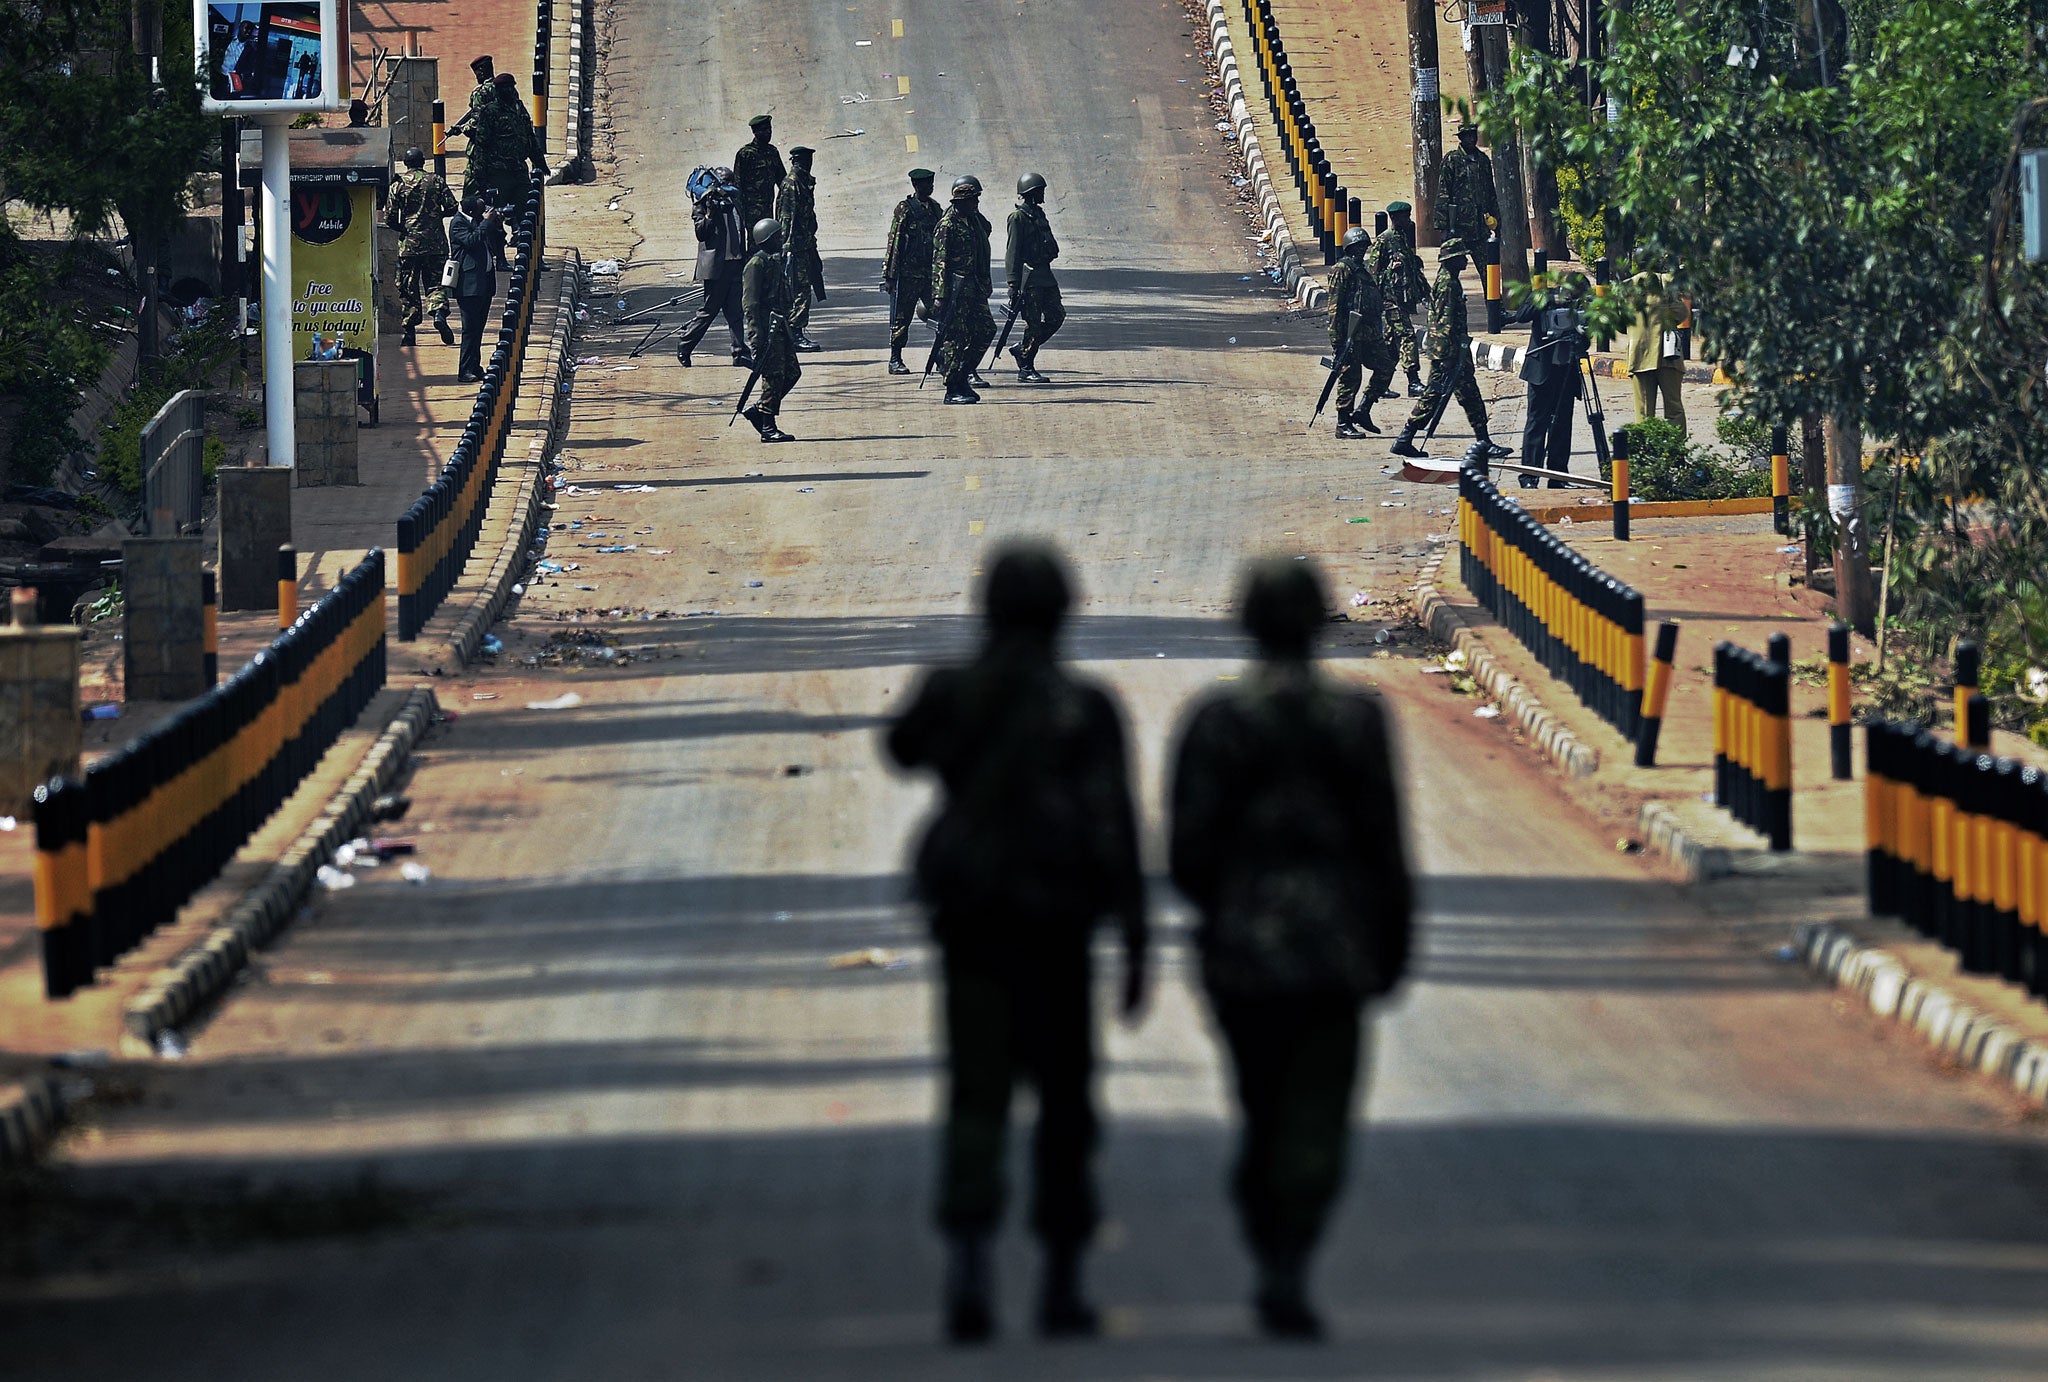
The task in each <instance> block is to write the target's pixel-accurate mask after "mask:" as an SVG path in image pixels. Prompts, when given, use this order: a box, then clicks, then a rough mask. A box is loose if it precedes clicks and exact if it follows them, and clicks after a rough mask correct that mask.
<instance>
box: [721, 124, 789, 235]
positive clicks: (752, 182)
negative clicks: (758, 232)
mask: <svg viewBox="0 0 2048 1382" xmlns="http://www.w3.org/2000/svg"><path fill="white" fill-rule="evenodd" d="M788 176H789V169H788V168H786V167H784V166H783V162H782V150H780V149H778V148H776V147H775V146H774V145H773V144H763V143H761V142H760V141H759V140H755V139H750V140H748V141H747V142H746V143H745V144H742V145H741V146H740V151H739V152H738V153H736V154H734V155H733V156H732V185H733V187H734V188H735V189H736V190H737V191H738V192H739V194H740V221H741V222H742V223H743V224H745V225H749V226H751V225H753V224H754V223H755V222H756V221H766V220H772V219H773V218H774V216H775V189H776V188H778V187H780V186H782V183H783V180H784V179H786V178H787V177H788Z"/></svg>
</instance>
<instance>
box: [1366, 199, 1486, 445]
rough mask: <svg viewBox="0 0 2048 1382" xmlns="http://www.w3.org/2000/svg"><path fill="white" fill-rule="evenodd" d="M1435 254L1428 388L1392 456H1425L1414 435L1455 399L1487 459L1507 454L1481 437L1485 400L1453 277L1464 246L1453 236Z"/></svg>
mask: <svg viewBox="0 0 2048 1382" xmlns="http://www.w3.org/2000/svg"><path fill="white" fill-rule="evenodd" d="M1437 254H1438V258H1437V269H1436V286H1434V287H1433V288H1431V289H1430V291H1429V384H1428V385H1427V387H1425V388H1424V389H1423V391H1422V397H1421V398H1419V399H1417V400H1416V401H1415V410H1414V411H1413V412H1411V413H1409V414H1408V421H1407V423H1406V424H1404V425H1403V426H1402V428H1401V435H1400V436H1398V437H1396V438H1395V439H1394V445H1393V448H1392V449H1393V452H1394V454H1395V455H1396V456H1426V455H1428V454H1429V453H1428V452H1426V451H1424V450H1423V449H1422V448H1421V447H1419V446H1417V445H1416V444H1415V434H1416V433H1417V432H1420V431H1421V430H1422V429H1423V428H1425V427H1427V426H1429V425H1430V423H1431V422H1433V421H1434V420H1435V419H1436V418H1437V417H1439V416H1440V415H1441V414H1442V412H1443V410H1444V408H1445V407H1446V406H1447V405H1448V403H1449V401H1450V398H1451V397H1452V396H1455V397H1456V398H1457V400H1458V406H1459V407H1461V408H1463V409H1464V410H1465V418H1466V420H1467V421H1468V422H1470V423H1471V424H1472V435H1473V436H1475V437H1477V438H1478V439H1479V440H1480V441H1481V442H1483V443H1484V444H1485V446H1486V449H1487V454H1488V455H1491V456H1495V457H1501V456H1508V455H1512V454H1513V453H1512V452H1510V451H1509V450H1508V449H1507V448H1506V447H1505V446H1501V445H1499V444H1498V443H1496V442H1494V441H1493V440H1492V439H1491V438H1490V437H1488V436H1487V435H1486V399H1485V398H1484V397H1483V396H1481V394H1480V392H1479V380H1478V379H1477V378H1476V377H1475V376H1474V375H1473V373H1472V330H1471V327H1470V326H1469V325H1468V324H1467V323H1466V320H1465V285H1464V283H1463V281H1462V280H1460V279H1459V277H1458V275H1459V274H1460V273H1462V272H1463V271H1464V268H1465V243H1464V241H1462V240H1460V239H1458V238H1457V237H1456V236H1452V237H1451V238H1450V239H1448V240H1446V241H1444V243H1443V245H1442V246H1441V247H1440V248H1439V250H1438V251H1437Z"/></svg>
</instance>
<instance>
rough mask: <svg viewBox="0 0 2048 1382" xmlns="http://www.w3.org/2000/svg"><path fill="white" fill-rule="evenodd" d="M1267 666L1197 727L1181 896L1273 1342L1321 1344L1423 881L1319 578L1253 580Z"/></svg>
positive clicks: (1372, 716)
mask: <svg viewBox="0 0 2048 1382" xmlns="http://www.w3.org/2000/svg"><path fill="white" fill-rule="evenodd" d="M1238 612H1239V618H1240V619H1242V620H1243V622H1244V626H1245V628H1246V630H1247V631H1249V632H1250V633H1251V635H1252V637H1253V638H1254V639H1256V640H1257V641H1258V645H1259V657H1260V662H1259V665H1258V667H1257V668H1256V669H1255V670H1254V671H1253V672H1252V673H1251V674H1250V675H1248V676H1247V677H1246V678H1245V679H1244V680H1243V681H1242V682H1239V683H1238V684H1237V685H1235V686H1233V687H1231V688H1229V689H1228V690H1224V691H1220V692H1216V693H1214V694H1212V695H1210V696H1209V697H1208V698H1206V699H1205V700H1203V701H1202V702H1201V703H1200V704H1199V705H1198V706H1197V708H1196V709H1195V711H1194V713H1193V715H1192V716H1191V717H1190V718H1189V720H1188V721H1187V726H1186V729H1185V730H1184V731H1183V733H1182V736H1181V742H1180V749H1179V753H1178V756H1177V758H1176V760H1175V766H1174V774H1173V785H1172V809H1173V827H1172V869H1173V881H1174V883H1175V884H1176V885H1177V886H1178V887H1179V888H1180V890H1181V892H1182V893H1183V894H1185V895H1186V896H1187V898H1188V899H1189V900H1190V901H1191V902H1193V903H1194V904H1195V908H1196V910H1197V911H1198V912H1199V914H1200V929H1199V930H1198V931H1197V933H1196V940H1197V943H1198V945H1199V947H1200V951H1201V957H1202V983H1203V987H1204V988H1205V989H1206V990H1207V992H1208V995H1209V1002H1210V1006H1211V1008H1212V1010H1213V1011H1214V1013H1215V1016H1216V1025H1217V1027H1218V1028H1219V1029H1220V1030H1221V1031H1222V1034H1223V1040H1224V1044H1225V1045H1226V1046H1227V1047H1228V1048H1229V1051H1230V1060H1231V1065H1232V1067H1233V1069H1234V1072H1235V1075H1236V1089H1237V1101H1238V1104H1239V1106H1240V1107H1241V1108H1242V1109H1243V1111H1244V1135H1243V1140H1242V1142H1241V1144H1240V1149H1239V1154H1238V1161H1237V1167H1236V1172H1235V1176H1234V1179H1233V1181H1232V1195H1233V1197H1234V1198H1235V1200H1236V1202H1237V1208H1238V1215H1239V1219H1240V1222H1241V1223H1242V1225H1243V1229H1244V1235H1245V1238H1246V1239H1247V1241H1248V1242H1249V1244H1250V1246H1251V1250H1252V1253H1253V1256H1254V1257H1255V1258H1256V1259H1257V1263H1258V1288H1257V1292H1256V1294H1255V1296H1254V1297H1253V1303H1254V1305H1255V1307H1256V1308H1257V1310H1258V1315H1259V1323H1260V1325H1261V1327H1262V1328H1263V1329H1265V1331H1266V1332H1267V1333H1269V1334H1275V1335H1280V1336H1283V1337H1291V1338H1314V1337H1317V1336H1318V1335H1320V1334H1321V1332H1322V1322H1321V1321H1320V1320H1319V1319H1318V1318H1317V1317H1316V1314H1315V1312H1314V1310H1313V1309H1312V1308H1311V1307H1310V1305H1309V1303H1308V1291H1307V1275H1308V1263H1309V1257H1310V1254H1311V1253H1312V1252H1313V1250H1314V1249H1315V1246H1316V1241H1317V1239H1318V1238H1319V1237H1320V1236H1321V1234H1322V1230H1323V1224H1324V1222H1325V1220H1326V1219H1327V1218H1328V1216H1329V1212H1330V1207H1331V1205H1332V1204H1333V1203H1334V1201H1335V1200H1336V1197H1337V1191H1338V1188H1339V1186H1340V1185H1341V1184H1342V1182H1343V1179H1344V1166H1345V1161H1346V1153H1347V1143H1348V1141H1349V1138H1350V1133H1351V1122H1352V1116H1353V1109H1354V1108H1355V1106H1356V1104H1357V1098H1356V1086H1357V1081H1358V1070H1359V1065H1360V1059H1359V1048H1360V1045H1361V1038H1362V1032H1361V1020H1360V1019H1361V1017H1362V1015H1363V1012H1364V1007H1365V1004H1366V1002H1367V1000H1368V999H1372V998H1377V997H1381V996H1383V995H1385V994H1387V993H1389V992H1390V991H1392V989H1393V988H1394V986H1395V984H1397V983H1398V982H1399V981H1400V979H1401V976H1402V973H1403V971H1404V970H1405V969H1406V968H1407V964H1408V948H1409V929H1410V921H1409V910H1410V883H1409V876H1408V863H1407V855H1406V852H1405V851H1404V849H1403V847H1402V838H1401V834H1402V832H1401V807H1400V800H1399V797H1398V795H1397V793H1396V788H1395V781H1396V774H1395V769H1394V761H1393V750H1392V746H1391V744H1390V735H1389V733H1388V727H1387V723H1386V716H1385V714H1384V712H1383V711H1382V710H1381V708H1380V703H1379V698H1378V697H1377V696H1375V695H1374V694H1373V693H1371V692H1369V691H1366V690H1364V689H1362V688H1353V687H1348V686H1344V685H1342V684H1339V683H1337V682H1334V681H1332V680H1330V679H1329V678H1327V677H1325V676H1324V675H1322V674H1321V673H1320V672H1318V671H1317V669H1316V667H1315V665H1314V664H1313V663H1312V662H1311V661H1310V651H1311V645H1312V643H1313V640H1314V638H1315V636H1316V632H1317V630H1318V629H1320V628H1321V627H1322V625H1323V623H1324V621H1325V620H1326V619H1327V618H1328V617H1329V616H1328V611H1327V601H1326V600H1325V598H1324V593H1323V588H1322V580H1321V577H1320V576H1319V575H1318V573H1317V572H1316V571H1315V570H1314V569H1313V568H1312V567H1310V566H1309V565H1308V564H1307V563H1305V562H1297V561H1287V560H1284V559H1278V558H1275V559H1272V560H1268V561H1264V562H1260V563H1258V564H1257V565H1255V566H1254V567H1253V568H1252V570H1251V572H1250V575H1249V579H1248V580H1247V582H1246V584H1245V586H1244V593H1243V595H1242V596H1241V597H1240V599H1239V604H1238Z"/></svg>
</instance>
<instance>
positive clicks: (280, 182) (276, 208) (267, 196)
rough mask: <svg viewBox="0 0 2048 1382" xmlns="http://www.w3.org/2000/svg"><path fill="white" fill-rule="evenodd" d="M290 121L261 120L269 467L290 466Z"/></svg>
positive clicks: (292, 426) (284, 117)
mask: <svg viewBox="0 0 2048 1382" xmlns="http://www.w3.org/2000/svg"><path fill="white" fill-rule="evenodd" d="M291 198H292V160H291V117H290V116H288V115H267V116H264V117H263V417H264V432H265V436H266V437H267V438H268V440H269V445H270V464H272V465H274V466H286V467H289V466H291V465H293V463H294V461H295V460H296V457H295V455H294V442H295V440H296V438H295V422H296V420H295V418H294V416H293V412H292V207H291Z"/></svg>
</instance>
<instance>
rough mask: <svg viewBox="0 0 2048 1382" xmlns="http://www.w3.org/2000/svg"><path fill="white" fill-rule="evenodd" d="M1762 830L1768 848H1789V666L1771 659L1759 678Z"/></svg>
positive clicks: (1790, 816) (1790, 823)
mask: <svg viewBox="0 0 2048 1382" xmlns="http://www.w3.org/2000/svg"><path fill="white" fill-rule="evenodd" d="M1760 681H1761V683H1762V684H1761V686H1760V687H1759V689H1760V690H1761V691H1762V693H1763V694H1762V697H1761V698H1760V699H1761V704H1760V705H1759V706H1758V709H1759V710H1760V711H1761V712H1762V713H1761V716H1760V719H1761V721H1762V723H1761V725H1760V726H1759V729H1760V731H1761V736H1760V737H1761V739H1762V742H1761V744H1760V745H1759V747H1760V748H1761V749H1762V759H1763V762H1762V768H1763V771H1762V773H1761V776H1762V778H1763V808H1764V812H1763V814H1764V822H1763V825H1764V833H1765V834H1766V835H1768V836H1770V839H1771V848H1772V849H1773V850H1774V851H1778V852H1783V851H1785V850H1788V849H1790V848H1792V668H1791V666H1790V664H1789V663H1787V662H1783V661H1780V660H1778V659H1777V658H1773V659H1771V661H1770V662H1768V663H1766V664H1765V665H1764V668H1763V675H1762V677H1761V678H1760Z"/></svg>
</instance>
